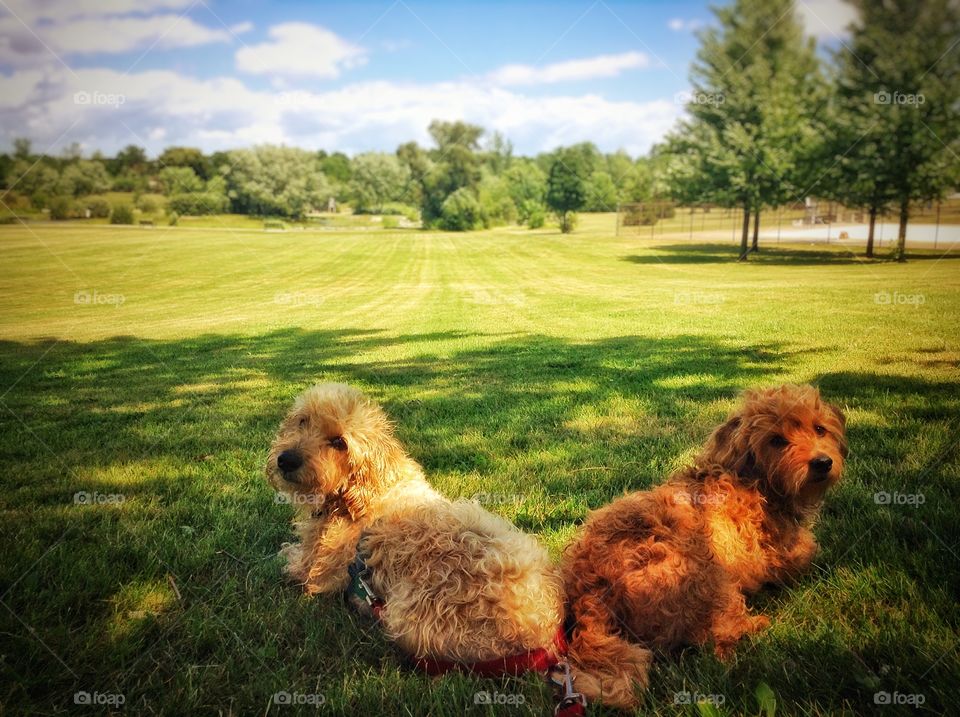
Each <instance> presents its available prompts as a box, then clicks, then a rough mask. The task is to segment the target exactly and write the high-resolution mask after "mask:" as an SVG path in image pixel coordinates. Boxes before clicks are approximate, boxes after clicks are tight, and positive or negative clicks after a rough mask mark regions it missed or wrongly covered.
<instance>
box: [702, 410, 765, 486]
mask: <svg viewBox="0 0 960 717" xmlns="http://www.w3.org/2000/svg"><path fill="white" fill-rule="evenodd" d="M699 463H700V464H701V467H702V468H707V467H709V466H711V465H718V466H721V467H722V468H725V469H727V470H729V471H733V472H735V473H737V474H739V475H743V476H747V475H750V473H751V472H752V471H753V469H754V466H755V465H756V459H755V458H754V456H753V451H752V450H751V448H750V445H749V443H748V441H747V440H746V437H745V435H744V427H743V418H742V417H740V416H739V415H735V416H731V417H730V418H728V419H727V420H726V421H724V422H723V423H722V424H720V425H719V426H717V427H716V428H715V429H714V431H713V433H712V434H710V438H709V439H707V445H706V446H705V447H704V449H703V451H702V452H701V453H700V457H699Z"/></svg>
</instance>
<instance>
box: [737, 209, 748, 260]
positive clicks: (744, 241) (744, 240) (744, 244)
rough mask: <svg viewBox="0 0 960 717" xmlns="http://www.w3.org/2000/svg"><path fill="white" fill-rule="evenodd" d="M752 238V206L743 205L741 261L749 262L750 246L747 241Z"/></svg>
mask: <svg viewBox="0 0 960 717" xmlns="http://www.w3.org/2000/svg"><path fill="white" fill-rule="evenodd" d="M749 238H750V205H749V204H744V205H743V231H742V232H741V234H740V258H739V261H746V260H747V251H748V245H747V240H748V239H749Z"/></svg>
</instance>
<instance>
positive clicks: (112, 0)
mask: <svg viewBox="0 0 960 717" xmlns="http://www.w3.org/2000/svg"><path fill="white" fill-rule="evenodd" d="M193 4H194V0H4V5H6V7H7V8H8V9H9V10H10V12H12V13H13V14H15V15H16V16H17V17H19V18H21V19H22V20H23V21H25V22H28V23H29V22H30V21H31V20H39V19H48V20H60V21H62V20H65V19H69V18H75V17H85V16H97V17H105V16H107V15H126V14H128V13H134V12H136V13H147V14H148V13H152V12H154V11H155V10H185V9H187V8H189V7H190V6H191V5H193ZM4 14H6V13H5V12H4V11H3V7H2V6H0V16H2V15H4Z"/></svg>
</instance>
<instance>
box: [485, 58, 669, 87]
mask: <svg viewBox="0 0 960 717" xmlns="http://www.w3.org/2000/svg"><path fill="white" fill-rule="evenodd" d="M650 64H651V63H650V58H649V57H647V56H646V55H645V54H643V53H642V52H623V53H620V54H618V55H597V56H596V57H585V58H582V59H579V60H566V61H564V62H555V63H552V64H549V65H543V66H541V67H534V66H533V65H504V66H503V67H501V68H499V69H497V70H494V71H493V72H491V73H490V74H489V75H488V76H487V80H488V81H489V82H491V83H493V84H495V85H504V86H511V85H539V84H551V83H556V82H576V81H578V80H593V79H600V78H604V77H616V76H617V75H619V74H620V73H621V72H623V71H624V70H631V69H635V68H640V67H649V66H650Z"/></svg>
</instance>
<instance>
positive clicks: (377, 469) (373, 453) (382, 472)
mask: <svg viewBox="0 0 960 717" xmlns="http://www.w3.org/2000/svg"><path fill="white" fill-rule="evenodd" d="M340 445H342V446H343V447H342V448H338V450H345V452H346V454H347V464H348V465H349V470H350V475H349V477H348V479H347V485H346V486H344V488H343V489H342V490H341V492H340V495H341V497H342V498H343V502H344V504H345V505H346V507H347V510H348V511H349V513H350V517H351V518H352V519H353V520H359V519H360V518H362V517H363V516H364V515H366V513H367V510H368V508H369V506H370V501H371V500H372V499H373V498H374V497H375V496H376V495H377V494H378V493H380V492H382V491H383V488H384V486H385V485H386V484H387V483H388V482H389V481H388V477H389V474H390V470H391V466H392V465H394V463H395V462H396V461H397V456H396V454H397V452H398V451H401V449H400V446H399V444H398V443H397V442H396V441H395V440H394V439H393V437H392V435H391V434H390V433H389V430H388V429H382V430H378V431H374V432H372V433H371V435H362V434H357V433H354V434H351V433H345V434H344V435H343V436H341V437H340Z"/></svg>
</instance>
